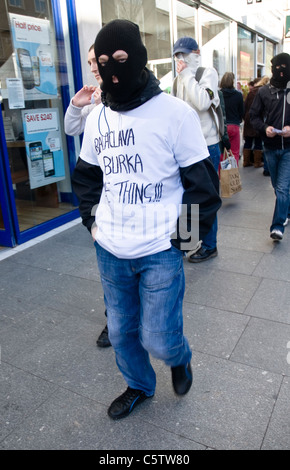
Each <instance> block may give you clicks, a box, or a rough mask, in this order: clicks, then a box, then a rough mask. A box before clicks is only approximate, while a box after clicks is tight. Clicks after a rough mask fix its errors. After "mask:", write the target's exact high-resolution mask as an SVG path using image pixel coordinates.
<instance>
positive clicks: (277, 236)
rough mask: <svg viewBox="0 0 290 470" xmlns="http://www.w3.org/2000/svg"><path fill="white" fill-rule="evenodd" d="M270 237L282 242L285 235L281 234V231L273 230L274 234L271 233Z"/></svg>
mask: <svg viewBox="0 0 290 470" xmlns="http://www.w3.org/2000/svg"><path fill="white" fill-rule="evenodd" d="M270 237H271V238H272V239H273V240H282V239H283V233H282V232H280V230H276V229H274V230H272V232H271V233H270Z"/></svg>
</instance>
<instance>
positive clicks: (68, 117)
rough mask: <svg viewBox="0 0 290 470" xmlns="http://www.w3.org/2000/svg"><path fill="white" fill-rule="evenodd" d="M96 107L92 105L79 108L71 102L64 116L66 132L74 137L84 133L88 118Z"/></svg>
mask: <svg viewBox="0 0 290 470" xmlns="http://www.w3.org/2000/svg"><path fill="white" fill-rule="evenodd" d="M95 106H96V105H95V104H91V105H88V106H84V107H83V108H78V107H77V106H74V105H73V104H72V102H70V104H69V106H68V108H67V110H66V113H65V116H64V132H65V133H66V134H67V135H72V136H74V135H80V134H81V133H82V132H84V129H85V125H86V120H87V117H88V115H89V114H90V112H91V111H92V109H94V107H95Z"/></svg>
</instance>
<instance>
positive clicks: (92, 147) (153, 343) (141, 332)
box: [72, 20, 221, 419]
mask: <svg viewBox="0 0 290 470" xmlns="http://www.w3.org/2000/svg"><path fill="white" fill-rule="evenodd" d="M95 56H96V59H97V62H98V67H99V72H100V75H101V78H102V85H101V88H102V102H103V106H98V107H96V108H95V109H94V110H93V111H92V112H91V113H90V114H89V116H88V118H87V121H86V127H85V133H84V138H83V143H82V148H81V152H80V157H79V160H78V162H77V165H76V168H75V170H74V173H73V176H72V182H73V188H74V191H75V192H76V194H77V196H78V198H79V201H80V206H79V207H80V213H81V216H82V219H83V224H84V225H85V226H86V227H87V228H88V229H89V230H90V232H91V234H92V236H93V239H94V240H95V247H96V252H97V261H98V267H99V271H100V275H101V281H102V285H103V289H104V294H105V303H106V309H107V315H108V329H109V337H110V341H111V343H112V346H113V348H114V350H115V354H116V362H117V365H118V367H119V369H120V371H121V373H122V375H123V377H124V379H125V381H126V383H127V386H128V387H127V389H126V391H125V392H124V393H122V394H121V395H120V396H119V397H118V398H116V399H115V400H114V401H113V402H112V404H111V405H110V407H109V409H108V414H109V416H110V417H111V418H112V419H120V418H124V417H125V416H127V415H128V414H129V413H131V412H132V410H133V409H134V408H135V407H136V406H137V405H139V404H140V403H142V402H143V401H144V400H145V399H146V398H149V397H152V396H153V395H154V392H155V387H156V376H155V372H154V369H153V367H152V365H151V363H150V358H149V355H150V354H151V355H152V356H153V357H155V358H158V359H161V360H163V361H164V362H165V364H166V365H167V366H169V367H170V368H171V375H172V383H173V388H174V391H175V393H176V394H177V395H184V394H186V393H187V392H188V391H189V389H190V387H191V383H192V372H191V367H190V360H191V351H190V347H189V344H188V341H187V339H186V338H185V336H184V335H183V321H182V303H183V295H184V288H185V281H184V273H183V251H185V250H187V249H188V250H190V249H192V248H191V246H190V243H189V242H190V241H191V240H187V239H188V238H193V235H192V233H193V230H191V231H190V232H189V231H188V230H189V228H190V224H191V213H190V208H191V204H197V205H199V234H197V239H195V240H193V244H194V245H195V243H196V241H198V240H199V239H200V238H199V236H200V237H201V238H202V237H204V236H205V235H206V234H207V232H208V231H209V230H210V228H211V226H212V224H213V221H214V219H215V217H216V212H217V210H218V209H219V207H220V205H221V199H220V197H219V183H218V177H217V174H216V172H215V170H214V167H213V165H212V163H211V161H210V159H209V158H208V151H207V146H206V142H205V140H204V137H203V135H202V131H201V126H200V121H199V118H198V116H197V113H196V112H195V111H194V110H193V109H192V108H191V107H190V106H188V105H187V104H186V103H184V102H183V101H182V100H179V99H177V98H174V97H172V96H170V95H168V94H166V93H162V91H161V89H160V88H159V82H158V80H157V79H156V78H155V76H154V75H153V74H152V73H151V72H150V71H149V70H148V69H147V68H146V63H147V51H146V48H145V46H144V45H143V43H142V40H141V35H140V31H139V28H138V26H137V25H136V24H134V23H132V22H130V21H127V20H113V21H111V22H110V23H108V24H107V25H105V26H104V27H103V28H102V29H101V31H100V32H99V33H98V35H97V37H96V40H95ZM182 203H183V204H184V205H185V207H186V209H188V210H186V211H185V215H187V216H188V217H187V221H186V222H187V223H188V225H186V230H185V231H184V232H183V233H184V236H183V235H180V233H179V232H178V231H176V236H174V239H172V240H171V236H172V234H173V233H174V232H175V230H176V225H177V222H178V221H179V222H182V221H181V219H182V217H179V214H180V213H181V215H182V213H183V212H182V210H181V207H180V206H181V204H182ZM96 205H97V210H96V211H95V207H96ZM94 212H95V215H94ZM185 235H186V236H185ZM182 237H183V238H184V240H182Z"/></svg>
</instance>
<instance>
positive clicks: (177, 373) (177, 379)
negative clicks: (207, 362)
mask: <svg viewBox="0 0 290 470" xmlns="http://www.w3.org/2000/svg"><path fill="white" fill-rule="evenodd" d="M171 374H172V383H173V388H174V391H175V393H176V394H177V395H185V394H186V393H187V392H188V391H189V389H190V387H191V384H192V372H191V366H190V363H188V364H186V365H184V366H178V367H171Z"/></svg>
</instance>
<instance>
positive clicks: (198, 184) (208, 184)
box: [171, 158, 221, 251]
mask: <svg viewBox="0 0 290 470" xmlns="http://www.w3.org/2000/svg"><path fill="white" fill-rule="evenodd" d="M180 177H181V182H182V185H183V187H184V193H183V199H182V204H185V205H186V206H187V232H188V233H190V232H191V231H192V230H193V227H192V223H194V222H192V212H191V205H192V204H198V206H199V240H204V237H205V236H206V235H207V233H208V232H209V231H210V229H211V227H212V224H213V223H214V220H215V217H216V214H217V211H218V210H219V208H220V207H221V198H220V196H219V179H218V175H217V172H216V171H215V169H214V166H213V164H212V162H211V160H210V158H206V159H205V160H202V161H200V162H198V163H194V164H193V165H190V166H188V167H185V168H180ZM187 242H188V243H190V242H191V239H190V238H189V239H188V240H181V237H180V234H179V236H177V239H173V240H171V243H172V244H173V245H174V246H175V247H176V248H179V249H180V248H181V249H182V250H184V251H187V250H186V244H187ZM189 249H191V248H189Z"/></svg>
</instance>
